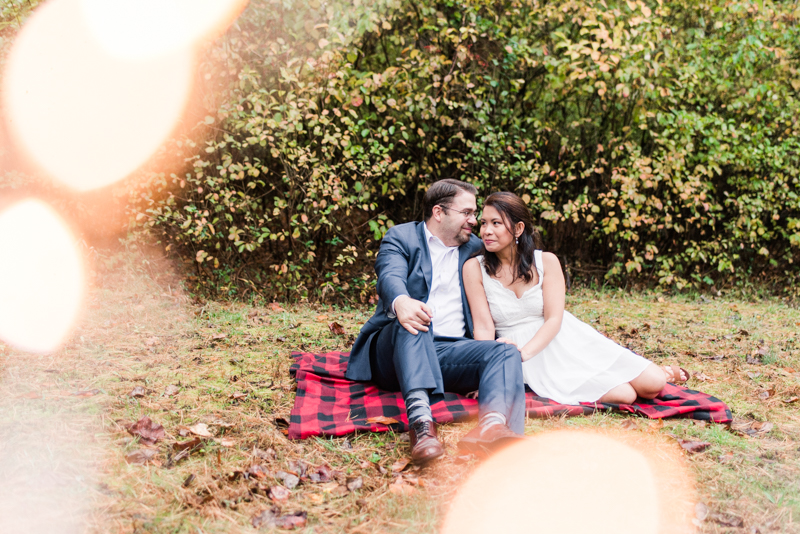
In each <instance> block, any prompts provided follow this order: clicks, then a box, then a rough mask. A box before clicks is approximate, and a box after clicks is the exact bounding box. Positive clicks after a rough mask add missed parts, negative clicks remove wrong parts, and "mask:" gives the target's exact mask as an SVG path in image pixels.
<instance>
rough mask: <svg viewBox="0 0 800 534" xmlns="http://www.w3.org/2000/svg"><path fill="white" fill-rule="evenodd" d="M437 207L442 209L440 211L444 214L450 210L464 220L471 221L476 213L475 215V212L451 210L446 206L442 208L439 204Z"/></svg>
mask: <svg viewBox="0 0 800 534" xmlns="http://www.w3.org/2000/svg"><path fill="white" fill-rule="evenodd" d="M438 206H439V207H440V208H442V210H443V211H445V212H446V211H447V210H450V211H454V212H456V213H460V214H461V215H463V216H464V218H465V219H471V218H473V217H476V213H477V212H476V211H475V210H454V209H453V208H448V207H447V206H442V205H441V204H438Z"/></svg>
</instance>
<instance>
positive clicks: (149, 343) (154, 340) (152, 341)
mask: <svg viewBox="0 0 800 534" xmlns="http://www.w3.org/2000/svg"><path fill="white" fill-rule="evenodd" d="M144 344H145V345H147V346H148V347H152V346H153V345H158V338H157V337H148V338H147V339H145V340H144Z"/></svg>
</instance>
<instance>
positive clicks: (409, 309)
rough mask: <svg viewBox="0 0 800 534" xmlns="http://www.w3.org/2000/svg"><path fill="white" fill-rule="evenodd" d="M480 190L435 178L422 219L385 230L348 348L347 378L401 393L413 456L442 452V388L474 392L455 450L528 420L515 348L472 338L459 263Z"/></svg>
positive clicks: (479, 445) (498, 441)
mask: <svg viewBox="0 0 800 534" xmlns="http://www.w3.org/2000/svg"><path fill="white" fill-rule="evenodd" d="M476 194H477V190H476V189H475V188H474V187H473V186H472V185H470V184H467V183H464V182H460V181H458V180H440V181H438V182H435V183H434V184H432V185H431V186H430V188H429V189H428V191H427V192H426V193H425V197H424V199H423V210H424V219H425V221H424V222H411V223H405V224H400V225H397V226H395V227H393V228H391V229H389V231H388V232H386V236H385V237H384V238H383V240H382V242H381V246H380V250H379V252H378V257H377V259H376V261H375V272H376V273H377V275H378V283H377V289H378V295H379V296H380V302H379V304H378V309H377V310H376V312H375V315H374V316H373V317H372V318H371V319H370V320H369V321H367V323H366V324H365V325H364V327H363V328H362V329H361V333H360V334H359V336H358V339H356V342H355V344H354V345H353V349H352V351H351V352H350V361H349V363H348V367H347V373H346V376H347V378H349V379H351V380H372V381H373V382H375V383H376V384H377V385H378V386H379V387H381V388H383V389H386V390H389V391H400V392H402V394H403V399H404V400H405V403H406V413H407V415H408V421H409V426H410V436H411V457H412V459H413V460H415V461H416V462H418V463H424V462H427V461H430V460H433V459H434V458H437V457H439V456H441V455H442V454H443V453H444V448H443V447H442V444H441V443H440V442H439V440H438V438H437V435H436V425H435V424H434V422H433V418H432V416H431V408H430V405H431V403H433V402H436V401H438V400H441V399H442V397H443V394H444V392H445V391H452V392H456V393H467V392H470V391H475V390H478V402H479V405H480V410H479V416H480V419H479V424H478V426H477V427H476V428H474V429H472V430H471V431H470V432H469V433H468V434H467V435H466V436H465V437H464V439H462V440H461V442H459V448H463V449H466V450H468V451H471V452H486V451H490V450H493V449H496V448H498V447H500V446H502V445H504V444H506V443H508V442H509V441H513V440H516V439H519V438H520V437H521V434H522V432H523V427H524V423H525V421H524V418H525V390H524V387H525V386H524V384H523V378H522V364H521V358H520V355H519V350H518V349H517V348H516V347H514V346H513V345H507V344H505V343H497V342H495V341H475V340H474V339H471V337H472V317H471V316H470V312H469V305H468V304H467V298H466V295H465V293H464V288H463V285H462V280H461V268H462V266H463V265H464V262H465V261H466V260H467V259H468V258H469V257H470V256H471V255H472V254H473V253H474V252H475V251H477V250H480V247H481V241H480V239H478V238H477V237H476V236H475V235H473V234H472V228H473V226H474V225H475V224H476V223H477V220H476V211H477V204H476V201H475V195H476Z"/></svg>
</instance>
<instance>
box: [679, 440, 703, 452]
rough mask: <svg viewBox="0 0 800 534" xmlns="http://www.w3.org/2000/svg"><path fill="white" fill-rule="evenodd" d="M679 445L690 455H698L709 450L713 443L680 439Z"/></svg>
mask: <svg viewBox="0 0 800 534" xmlns="http://www.w3.org/2000/svg"><path fill="white" fill-rule="evenodd" d="M678 444H679V445H680V446H681V448H682V449H684V450H685V451H686V452H688V453H690V454H697V453H699V452H703V451H704V450H706V449H707V448H709V447H710V446H711V443H709V442H707V441H689V440H686V439H678Z"/></svg>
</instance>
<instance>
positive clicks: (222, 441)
mask: <svg viewBox="0 0 800 534" xmlns="http://www.w3.org/2000/svg"><path fill="white" fill-rule="evenodd" d="M214 441H216V442H217V443H219V444H220V445H222V446H223V447H233V446H234V445H236V442H235V441H234V440H232V439H225V438H221V439H215V440H214Z"/></svg>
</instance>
